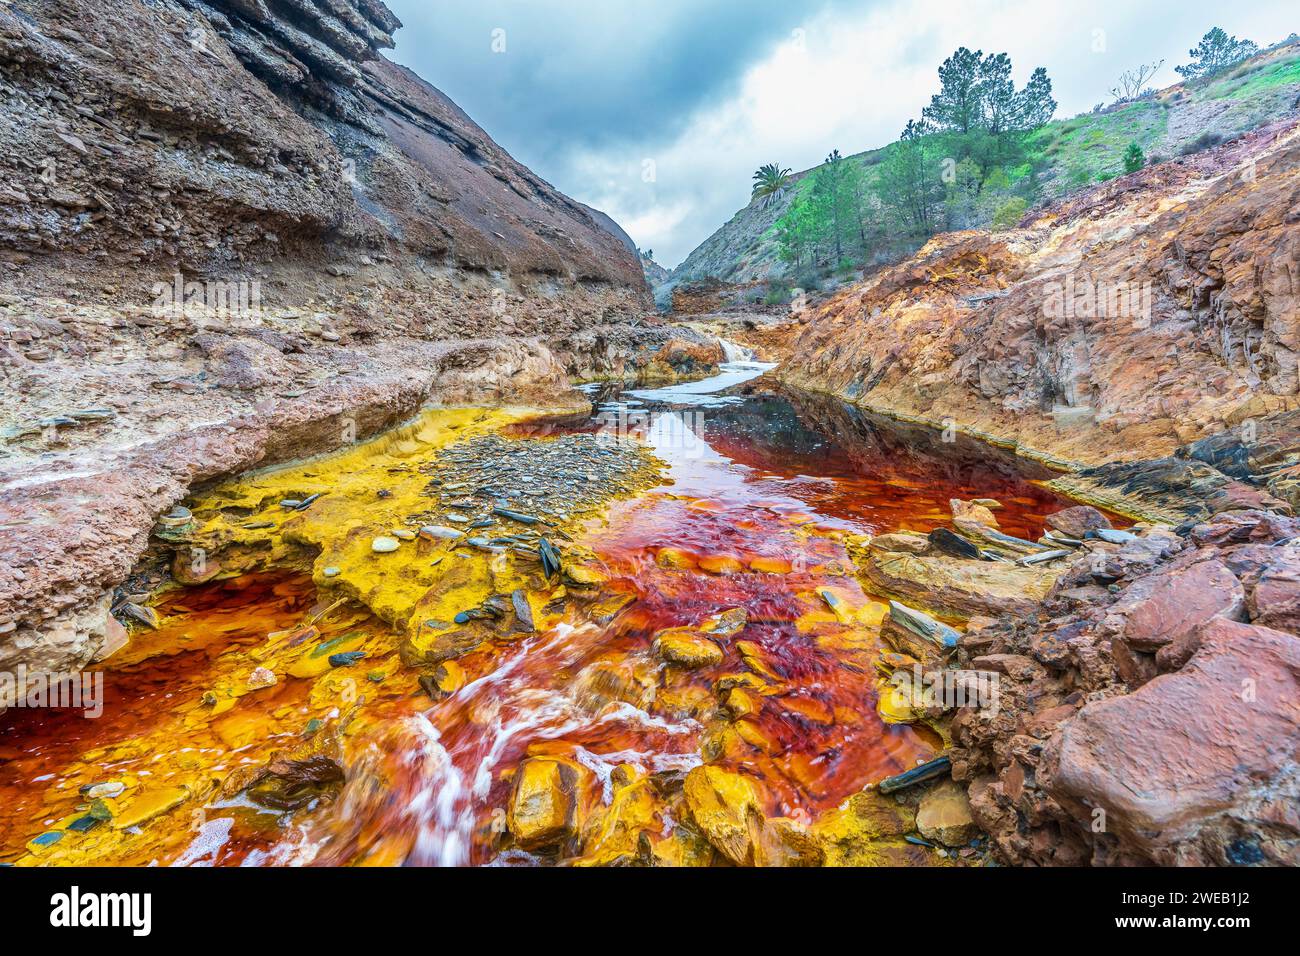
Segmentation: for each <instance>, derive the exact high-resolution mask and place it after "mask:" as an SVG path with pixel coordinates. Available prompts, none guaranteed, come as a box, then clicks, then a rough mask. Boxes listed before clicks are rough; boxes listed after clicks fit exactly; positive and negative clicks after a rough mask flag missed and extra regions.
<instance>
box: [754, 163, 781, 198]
mask: <svg viewBox="0 0 1300 956" xmlns="http://www.w3.org/2000/svg"><path fill="white" fill-rule="evenodd" d="M789 188H790V170H788V169H782V168H781V167H780V166H779V165H778V164H777V163H768V164H767V165H765V166H760V167H758V171H757V172H755V173H754V192H753V194H752V195H751V196H750V199H751V200H754V199H757V200H760V205H761V206H763V207H764V208H766V207H768V206H770V205H772V203H774V202H776V201H777V200H778V199H781V198H783V197H784V196H785V192H786V190H787V189H789Z"/></svg>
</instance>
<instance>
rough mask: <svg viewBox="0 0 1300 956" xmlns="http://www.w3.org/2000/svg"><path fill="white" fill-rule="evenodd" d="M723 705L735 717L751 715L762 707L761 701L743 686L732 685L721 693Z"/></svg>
mask: <svg viewBox="0 0 1300 956" xmlns="http://www.w3.org/2000/svg"><path fill="white" fill-rule="evenodd" d="M722 703H723V705H724V706H725V707H726V708H727V709H728V710H729V711H731V712H732V714H734V715H735V716H736V717H753V716H755V715H756V714H758V712H759V711H760V710H762V709H763V702H762V701H761V700H759V699H758V697H756V696H755V695H754V694H753V693H751V692H750V691H748V690H745V689H744V688H743V687H733V688H731V689H730V690H728V691H725V692H724V693H723V695H722Z"/></svg>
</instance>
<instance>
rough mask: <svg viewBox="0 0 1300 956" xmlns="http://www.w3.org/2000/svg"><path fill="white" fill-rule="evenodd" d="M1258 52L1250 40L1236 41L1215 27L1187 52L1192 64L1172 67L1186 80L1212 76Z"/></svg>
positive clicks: (1257, 48)
mask: <svg viewBox="0 0 1300 956" xmlns="http://www.w3.org/2000/svg"><path fill="white" fill-rule="evenodd" d="M1258 52H1259V47H1258V46H1256V45H1255V43H1254V42H1252V41H1251V40H1238V39H1237V38H1236V37H1230V36H1228V34H1226V33H1225V32H1224V31H1223V29H1222V28H1221V27H1215V28H1214V29H1213V30H1211V31H1210V32H1209V33H1207V34H1205V36H1203V37H1201V42H1200V43H1198V44H1197V45H1196V46H1195V47H1194V48H1193V49H1191V50H1188V51H1187V55H1188V56H1190V57H1191V58H1192V62H1191V63H1188V64H1186V65H1185V66H1176V67H1174V72H1175V73H1177V74H1179V75H1180V76H1182V77H1183V78H1184V79H1188V80H1195V79H1200V78H1202V77H1209V76H1214V75H1215V74H1216V73H1222V72H1223V71H1224V70H1226V69H1227V68H1228V67H1230V66H1232V65H1233V64H1234V63H1240V62H1241V61H1242V60H1244V59H1246V58H1247V57H1250V56H1254V55H1255V54H1256V53H1258Z"/></svg>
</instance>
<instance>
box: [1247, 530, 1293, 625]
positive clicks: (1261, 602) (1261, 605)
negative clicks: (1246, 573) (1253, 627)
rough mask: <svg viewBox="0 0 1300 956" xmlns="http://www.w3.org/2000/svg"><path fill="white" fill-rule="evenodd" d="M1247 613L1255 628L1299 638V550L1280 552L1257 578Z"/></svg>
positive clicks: (1289, 549)
mask: <svg viewBox="0 0 1300 956" xmlns="http://www.w3.org/2000/svg"><path fill="white" fill-rule="evenodd" d="M1249 609H1250V619H1251V620H1252V621H1253V622H1254V623H1256V624H1259V625H1262V626H1263V627H1271V628H1275V629H1277V630H1279V631H1290V632H1291V633H1293V634H1300V549H1296V548H1286V549H1283V550H1282V552H1281V553H1280V554H1279V556H1278V558H1277V560H1276V561H1274V562H1273V563H1272V564H1270V565H1269V566H1268V567H1267V568H1266V569H1265V570H1264V572H1263V573H1262V574H1260V576H1259V582H1258V583H1257V584H1256V585H1255V589H1254V590H1253V591H1252V592H1251V594H1250V602H1249Z"/></svg>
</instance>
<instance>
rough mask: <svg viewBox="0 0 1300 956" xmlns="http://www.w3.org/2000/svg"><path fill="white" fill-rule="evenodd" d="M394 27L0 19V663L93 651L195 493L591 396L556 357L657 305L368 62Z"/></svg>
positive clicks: (269, 20) (105, 12) (618, 252)
mask: <svg viewBox="0 0 1300 956" xmlns="http://www.w3.org/2000/svg"><path fill="white" fill-rule="evenodd" d="M399 25H400V24H399V23H398V21H397V19H396V18H395V17H394V16H393V15H392V14H391V12H390V11H388V9H387V8H386V7H384V5H383V4H382V3H381V2H379V0H210V2H204V0H151V2H144V0H123V2H120V3H111V4H106V3H94V2H87V0H17V2H13V3H8V4H5V5H2V6H0V94H3V95H2V96H0V113H3V123H2V124H0V262H3V265H4V268H3V269H0V376H3V378H2V379H0V383H2V384H0V387H2V388H3V398H4V400H3V403H2V404H3V412H2V413H0V415H2V420H0V429H3V430H4V443H3V444H2V445H0V468H3V472H4V475H3V483H2V484H0V555H3V557H0V670H6V671H12V670H13V669H14V668H15V667H16V666H17V665H18V664H20V663H23V664H26V665H27V666H28V667H30V668H33V669H39V670H45V671H64V670H70V669H75V668H77V667H80V666H82V665H84V664H86V663H87V662H88V661H90V660H91V659H93V658H95V657H96V656H99V655H102V654H103V653H106V652H107V651H109V650H111V649H112V648H113V647H114V646H115V644H116V643H117V642H118V641H119V640H120V633H119V630H120V629H119V628H117V627H116V626H115V624H114V622H113V621H112V619H111V618H110V617H109V615H108V613H107V609H108V606H109V603H110V601H109V593H110V590H111V589H112V588H114V587H115V586H117V585H119V584H121V583H122V582H123V581H124V580H125V578H126V577H127V575H128V573H129V572H130V569H131V567H132V565H133V564H134V563H135V561H136V559H137V557H138V556H139V555H140V554H141V552H142V551H143V549H144V547H145V545H146V543H147V540H148V536H149V532H150V529H151V528H152V526H153V523H154V521H155V519H156V518H157V516H158V515H159V514H161V513H163V512H165V511H166V510H167V509H169V508H170V507H171V506H172V505H173V504H174V503H175V502H176V501H178V500H179V499H180V498H181V497H182V496H183V495H184V494H185V493H186V491H187V489H189V488H190V487H192V486H193V485H194V484H196V483H201V482H203V481H207V480H211V479H215V478H217V477H219V476H222V475H228V474H231V473H237V472H239V471H242V470H246V469H249V468H253V467H257V466H259V465H263V464H269V463H271V462H274V461H278V460H283V459H286V458H292V457H297V456H301V455H304V454H314V453H318V452H321V451H327V450H330V449H333V448H337V447H339V446H340V445H341V444H342V443H346V442H350V441H355V440H359V439H363V438H365V437H366V436H368V435H370V434H372V433H374V432H376V431H378V430H381V429H383V428H387V427H391V426H392V425H395V424H397V423H398V422H400V421H402V420H403V419H405V418H407V417H410V416H411V415H413V414H414V413H415V412H416V411H417V410H418V409H419V408H420V407H421V406H423V405H425V404H427V403H430V402H438V401H443V402H451V403H456V402H497V403H500V402H521V403H528V404H531V405H549V406H553V407H558V408H568V409H576V408H580V407H584V406H583V400H582V399H581V396H579V395H577V394H576V393H574V392H573V391H572V390H571V389H570V387H569V385H568V381H567V376H566V369H565V368H564V366H563V365H561V363H560V361H559V359H557V357H556V354H555V353H554V352H553V351H552V350H551V348H550V347H549V345H548V341H550V340H554V339H561V338H565V337H572V336H573V335H575V334H577V333H579V332H581V331H582V330H584V329H588V328H590V327H592V326H599V325H602V324H604V323H615V324H617V323H626V322H629V321H636V320H639V318H640V317H641V316H642V315H644V314H645V313H646V312H647V311H649V310H650V309H651V308H652V303H651V299H650V296H649V292H648V289H647V286H646V283H645V279H644V276H643V273H642V269H641V265H640V262H639V261H638V257H637V255H636V253H635V247H634V246H632V244H631V243H630V241H629V240H627V238H626V236H623V235H622V234H621V233H620V232H618V231H617V227H615V226H613V224H612V222H611V221H610V220H609V219H608V217H605V216H603V215H602V214H600V213H597V212H596V211H594V210H590V209H588V208H587V207H585V206H583V205H582V204H580V203H578V202H575V201H573V200H571V199H569V198H568V197H566V196H563V195H561V194H560V193H558V192H557V191H555V190H554V189H552V188H551V187H550V186H549V185H548V184H546V183H545V182H543V181H542V180H541V179H539V178H538V177H537V176H536V175H534V174H533V173H532V172H530V171H529V170H528V169H526V168H524V167H523V166H521V165H520V164H519V163H517V162H515V161H514V160H513V159H512V158H511V157H510V156H509V155H507V154H506V153H505V152H504V151H503V150H502V149H501V148H500V147H498V146H497V145H496V144H495V143H494V142H493V141H492V140H491V139H490V138H489V137H488V136H487V134H486V133H484V132H483V131H482V130H481V129H479V128H478V127H477V126H476V125H475V124H474V123H473V122H472V121H471V120H470V119H469V118H468V117H467V116H465V114H464V113H462V112H461V111H460V110H459V109H458V108H457V107H456V106H455V104H453V103H451V102H450V101H449V100H448V99H447V98H446V97H444V96H443V95H442V94H441V93H439V92H438V91H437V90H435V89H433V88H432V87H430V86H429V85H427V84H425V83H424V82H423V81H422V80H420V79H419V78H418V77H416V76H414V75H413V74H411V73H410V72H409V71H407V70H405V69H403V68H401V67H398V66H396V65H394V64H392V63H390V62H389V61H387V60H385V59H383V58H382V57H380V56H379V55H378V51H379V50H381V49H383V48H385V47H388V46H391V45H392V34H393V31H394V30H396V29H397V28H398V26H399ZM3 706H4V702H3V701H0V708H2V707H3Z"/></svg>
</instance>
